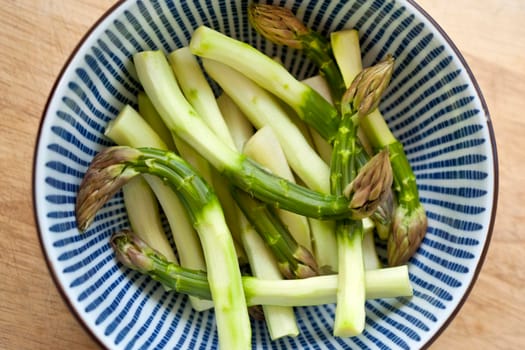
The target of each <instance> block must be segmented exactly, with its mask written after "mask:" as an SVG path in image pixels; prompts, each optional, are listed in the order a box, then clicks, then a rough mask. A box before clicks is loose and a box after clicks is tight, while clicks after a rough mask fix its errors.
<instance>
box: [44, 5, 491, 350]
mask: <svg viewBox="0 0 525 350" xmlns="http://www.w3.org/2000/svg"><path fill="white" fill-rule="evenodd" d="M247 6H248V3H247V2H246V1H225V2H211V1H205V0H193V1H186V0H183V1H168V0H166V1H158V0H150V1H122V2H119V3H118V4H116V5H115V6H114V7H113V8H111V9H110V10H109V11H108V12H107V13H106V14H105V15H104V16H103V17H102V18H101V19H100V21H98V22H97V23H96V25H95V26H94V27H93V28H92V29H91V30H90V31H89V32H88V33H87V35H86V36H85V37H84V38H83V39H82V41H81V42H80V44H79V46H78V47H77V49H76V50H75V52H73V54H72V55H71V57H70V58H69V60H68V61H67V62H66V64H65V65H64V68H63V70H62V72H61V73H60V76H59V77H58V79H57V81H56V83H55V85H54V87H53V90H52V92H51V94H50V97H49V100H48V104H47V107H46V109H45V113H44V115H43V118H42V122H41V126H40V133H39V138H38V145H37V148H36V151H35V162H34V203H35V213H36V218H37V222H38V228H39V233H40V239H41V244H42V247H43V250H44V253H45V256H46V258H47V261H48V265H49V268H50V271H51V274H52V275H53V277H54V279H55V281H56V283H57V286H58V288H59V289H60V290H61V291H62V294H63V296H64V298H65V299H66V300H67V302H68V304H69V305H70V307H71V310H72V311H73V312H74V313H75V314H76V315H77V316H78V317H79V319H80V320H81V321H82V323H83V324H84V325H85V327H86V328H87V329H88V330H89V332H91V334H92V335H93V336H94V338H95V339H97V341H98V342H100V344H101V345H102V346H104V347H106V348H111V349H134V348H141V349H142V348H155V349H161V348H170V349H173V348H177V349H185V348H192V349H193V348H205V349H214V348H217V347H218V337H217V332H216V328H215V322H214V313H213V312H212V311H205V312H200V313H197V312H193V311H192V309H191V307H190V305H189V303H188V300H187V297H186V296H184V295H180V294H177V293H173V292H165V291H164V289H163V288H162V287H161V286H160V285H159V284H158V283H157V282H154V281H153V280H151V279H150V278H147V277H144V276H143V275H140V274H139V273H137V272H134V271H131V270H129V269H126V268H124V267H123V266H122V265H120V264H119V263H117V261H116V259H115V257H114V254H113V252H112V250H111V248H110V245H109V243H108V240H109V237H110V235H111V234H112V233H113V232H115V231H117V230H119V229H122V228H125V227H127V226H128V225H129V224H128V219H127V217H126V212H125V209H124V205H123V199H122V196H121V194H117V195H116V196H115V197H113V198H112V199H111V200H110V201H109V202H108V203H107V204H106V205H105V206H104V208H103V209H102V210H101V211H100V212H99V213H98V215H97V217H96V219H95V221H94V223H93V225H92V226H91V229H90V230H89V231H88V232H86V233H85V234H79V231H78V229H77V227H76V223H75V217H74V203H75V198H76V191H77V190H78V186H79V183H80V181H81V179H82V177H83V175H84V172H85V170H86V168H87V166H88V164H89V162H90V161H91V159H92V158H93V157H94V156H95V154H97V152H98V151H100V150H101V149H103V148H104V147H107V146H109V145H111V144H112V143H111V142H110V141H109V140H108V139H107V138H106V137H105V136H104V135H103V132H104V129H105V127H106V125H107V123H108V122H109V121H110V120H112V119H113V118H115V116H116V115H117V114H118V112H119V111H120V109H121V108H122V107H123V106H124V105H125V104H132V105H134V104H135V103H136V94H137V92H138V91H139V90H140V85H139V83H138V81H137V78H136V73H135V71H134V68H133V65H132V62H131V59H130V58H131V56H132V55H133V53H135V52H137V51H140V50H146V49H160V50H164V51H166V52H169V51H171V50H174V49H175V48H179V47H182V46H185V45H187V44H188V42H189V39H190V37H191V33H192V31H193V30H194V29H196V28H197V27H198V26H199V25H200V24H206V25H208V26H210V27H212V28H214V29H216V30H219V31H220V32H222V33H225V34H227V35H230V36H232V37H234V38H237V39H240V40H242V41H245V42H247V43H250V44H252V45H254V46H255V47H257V48H259V49H260V50H262V51H263V52H265V53H266V54H268V55H271V56H278V57H280V58H281V59H282V61H283V62H284V64H285V65H286V66H288V67H289V68H290V70H291V72H292V73H293V74H294V75H295V76H296V77H298V78H306V77H308V76H310V75H314V74H315V72H316V70H315V67H314V66H313V65H312V64H311V63H310V62H309V61H308V60H306V59H305V58H304V56H302V55H301V53H299V52H297V51H294V50H292V49H286V48H281V47H277V46H275V45H273V44H271V43H269V42H267V41H266V40H264V39H262V38H261V37H260V36H259V35H257V34H256V33H255V31H254V30H253V29H252V28H251V27H250V26H249V24H248V21H247V16H246V10H247ZM286 6H287V7H289V8H291V9H293V11H294V12H295V13H297V15H298V16H299V17H301V18H302V19H303V20H304V21H305V23H306V24H307V25H308V26H310V27H312V28H314V29H316V30H318V31H320V32H321V33H322V34H324V35H327V34H328V33H330V32H332V31H335V30H339V29H342V28H345V27H348V28H350V27H353V28H356V29H358V30H359V33H360V42H361V47H362V55H363V64H364V65H365V66H367V65H371V64H373V63H375V62H377V61H378V60H379V59H380V58H381V57H383V56H384V55H385V54H387V53H391V54H393V55H394V56H395V57H396V66H395V70H394V74H393V78H392V82H391V84H390V86H389V88H388V90H387V91H386V93H385V96H384V98H383V100H382V102H381V105H380V108H381V110H382V112H383V114H384V116H385V118H386V120H387V122H388V124H389V126H390V127H391V129H392V130H393V132H394V134H395V135H396V136H397V137H398V139H399V140H400V141H401V142H402V143H403V144H404V146H405V150H406V153H407V155H408V158H409V160H410V163H411V165H412V167H413V169H414V172H415V174H416V176H417V181H418V186H419V190H420V195H421V201H422V203H423V205H424V207H425V209H426V211H427V215H428V219H429V223H428V230H427V234H426V237H425V239H424V241H423V242H422V245H421V247H420V248H419V250H418V251H417V252H416V254H415V255H414V256H413V257H412V258H411V260H410V261H409V273H410V280H411V282H412V284H413V287H414V296H413V297H411V298H396V299H379V300H371V301H367V303H366V312H367V318H366V328H365V331H364V333H363V334H362V335H360V336H357V337H351V338H336V337H333V336H332V328H331V324H332V323H333V319H334V305H323V306H315V307H313V306H312V307H298V308H296V309H295V312H296V315H297V318H298V322H299V326H300V329H301V333H300V335H299V336H298V337H295V338H291V337H290V338H284V339H280V340H277V341H271V340H270V338H269V335H268V332H267V330H266V328H265V326H264V323H262V322H259V321H252V332H253V337H252V339H253V346H254V348H258V349H282V348H302V349H310V348H311V349H320V348H322V349H324V348H327V349H328V348H329V349H348V348H381V349H397V348H401V349H412V348H421V347H426V346H428V345H429V344H431V343H432V341H433V340H434V339H435V338H436V337H437V336H438V335H439V334H440V333H441V332H442V331H443V329H445V327H446V326H447V325H448V324H449V323H450V321H451V320H452V318H453V317H454V315H455V314H456V313H457V312H458V310H459V308H460V307H461V305H462V304H463V303H464V301H465V299H466V298H467V296H468V294H469V291H470V290H471V288H472V286H473V284H474V282H475V280H476V277H477V275H478V274H479V272H480V268H481V265H482V263H483V259H484V257H485V254H486V251H487V248H488V245H489V241H490V237H491V232H492V227H493V223H494V217H495V211H496V203H497V185H498V169H497V156H496V146H495V140H494V134H493V129H492V125H491V122H490V117H489V113H488V110H487V107H486V105H485V102H484V100H483V97H482V94H481V91H480V89H479V87H478V85H477V83H476V81H475V79H474V77H473V75H472V72H471V71H470V69H469V68H468V66H467V64H466V62H465V60H464V59H463V58H462V56H461V54H460V52H459V50H458V49H457V48H456V47H455V46H454V44H453V43H452V42H451V40H450V39H449V38H448V37H447V35H446V34H445V33H444V32H443V30H442V29H441V28H440V27H439V26H438V25H437V24H436V23H435V22H434V21H433V20H432V18H431V17H430V16H429V15H428V14H426V13H425V12H424V11H423V10H422V9H421V8H420V7H419V6H418V5H417V4H416V3H415V2H413V1H393V0H390V1H386V0H383V1H381V0H376V1H365V0H355V1H342V0H341V1H337V0H330V1H328V0H306V1H287V2H286Z"/></svg>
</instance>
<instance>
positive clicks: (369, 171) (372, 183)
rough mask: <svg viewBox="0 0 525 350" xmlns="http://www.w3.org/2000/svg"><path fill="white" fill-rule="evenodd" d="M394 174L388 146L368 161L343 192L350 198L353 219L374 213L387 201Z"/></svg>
mask: <svg viewBox="0 0 525 350" xmlns="http://www.w3.org/2000/svg"><path fill="white" fill-rule="evenodd" d="M392 181H393V174H392V167H391V165H390V159H389V152H388V148H384V149H383V150H382V151H381V152H379V153H378V154H376V155H375V156H374V157H372V158H371V159H370V161H368V163H366V164H365V165H364V166H363V167H362V168H361V170H360V171H359V173H358V174H357V176H356V178H355V179H354V180H353V181H352V182H351V183H350V184H349V185H348V186H346V188H345V190H344V191H343V194H344V195H345V196H346V197H347V198H350V204H349V208H350V210H351V211H352V218H353V219H363V218H365V217H368V216H370V215H372V213H374V211H375V210H376V209H377V208H378V206H379V205H380V204H381V203H383V202H384V201H385V199H386V198H387V196H388V193H389V191H390V188H391V186H392Z"/></svg>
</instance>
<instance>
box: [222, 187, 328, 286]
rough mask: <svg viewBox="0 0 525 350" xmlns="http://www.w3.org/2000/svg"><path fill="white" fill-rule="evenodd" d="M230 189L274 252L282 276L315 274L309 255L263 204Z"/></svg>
mask: <svg viewBox="0 0 525 350" xmlns="http://www.w3.org/2000/svg"><path fill="white" fill-rule="evenodd" d="M232 193H233V198H235V200H236V201H237V204H238V205H239V207H240V208H241V210H242V211H243V213H244V215H245V216H246V218H247V219H248V221H250V223H251V224H252V226H253V227H254V228H255V230H256V231H257V232H259V234H260V235H261V237H262V238H263V239H264V241H265V242H266V244H267V245H268V246H269V247H270V249H271V251H272V252H273V253H274V256H275V258H276V259H277V263H278V266H279V270H280V271H281V273H282V275H283V276H284V277H285V278H306V277H311V276H315V275H317V274H318V272H317V264H316V262H315V260H314V258H313V256H312V255H311V254H310V252H309V251H308V250H307V249H305V248H304V247H303V246H301V245H299V244H297V242H296V241H295V239H294V238H293V237H292V235H291V234H290V232H289V231H288V229H287V228H286V226H284V225H283V224H282V222H281V220H280V219H279V218H278V217H277V216H276V215H275V214H274V213H273V212H272V211H271V210H270V208H268V205H267V204H265V203H262V202H259V201H257V200H256V199H254V198H253V197H251V196H250V195H249V194H248V193H246V192H244V191H239V190H238V189H235V188H233V189H232Z"/></svg>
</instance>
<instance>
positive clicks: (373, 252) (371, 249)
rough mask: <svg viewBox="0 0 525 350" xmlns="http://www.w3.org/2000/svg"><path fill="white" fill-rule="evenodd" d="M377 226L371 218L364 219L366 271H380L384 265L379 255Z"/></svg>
mask: <svg viewBox="0 0 525 350" xmlns="http://www.w3.org/2000/svg"><path fill="white" fill-rule="evenodd" d="M374 229H375V225H374V223H373V222H372V220H370V219H369V218H366V219H363V243H362V244H363V260H364V263H365V269H366V270H375V269H380V268H381V267H382V266H383V265H382V264H381V261H380V260H379V256H378V255H377V249H376V243H375V237H374V236H375V232H374Z"/></svg>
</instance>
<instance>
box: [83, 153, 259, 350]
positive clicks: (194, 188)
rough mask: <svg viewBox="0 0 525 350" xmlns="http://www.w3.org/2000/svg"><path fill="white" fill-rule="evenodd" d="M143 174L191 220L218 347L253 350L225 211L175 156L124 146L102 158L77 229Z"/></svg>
mask: <svg viewBox="0 0 525 350" xmlns="http://www.w3.org/2000/svg"><path fill="white" fill-rule="evenodd" d="M139 174H152V175H155V176H158V177H160V178H162V179H163V180H164V181H165V182H166V183H167V184H168V185H169V186H170V187H171V188H172V189H173V190H174V191H176V193H177V194H178V195H179V196H180V198H181V200H182V202H183V203H184V205H185V207H186V209H187V211H188V213H189V216H190V218H191V219H192V222H193V225H194V227H195V229H196V230H197V232H198V234H199V238H200V241H201V244H202V248H203V251H204V257H205V259H206V266H207V268H208V281H209V285H210V291H211V295H212V300H213V302H214V305H215V316H216V321H217V328H218V333H219V345H220V346H221V348H222V349H247V348H249V347H250V343H251V329H250V322H249V316H248V311H247V306H246V302H245V296H244V290H243V287H242V282H241V273H240V269H239V265H238V264H237V257H236V254H235V247H234V245H233V240H232V237H231V233H230V232H229V229H228V227H227V225H226V222H225V220H224V215H223V212H222V209H221V206H220V204H219V201H218V199H217V197H216V196H215V193H214V192H213V191H212V189H211V188H210V186H209V185H208V184H207V183H206V182H205V181H204V180H203V179H202V178H201V177H200V176H199V175H198V174H196V173H195V171H194V170H193V169H192V168H191V167H190V166H189V165H188V164H187V163H186V162H185V161H184V160H183V159H182V158H180V157H178V156H177V155H176V154H175V153H173V152H166V151H162V150H158V149H152V148H140V149H135V148H130V147H124V146H115V147H109V148H107V149H104V150H102V151H101V152H100V153H98V154H97V155H96V156H95V158H94V159H93V161H92V163H91V164H90V166H89V168H88V170H87V172H86V174H85V176H84V178H83V180H82V183H81V184H80V188H79V192H78V196H77V205H76V214H77V223H78V227H79V228H80V229H86V228H87V225H88V224H89V223H90V222H91V221H92V219H93V217H94V215H95V214H96V212H97V211H98V209H99V208H100V207H101V206H102V205H103V204H104V203H105V201H107V200H108V198H109V197H110V196H111V195H112V194H114V193H115V192H116V191H117V190H118V189H119V188H120V187H121V186H122V185H123V184H125V183H126V182H128V181H129V180H131V179H132V178H133V177H135V176H137V175H139ZM95 189H96V190H95Z"/></svg>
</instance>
